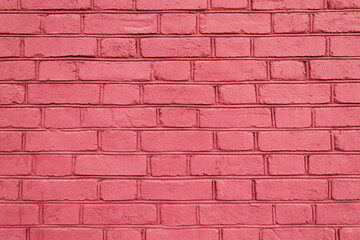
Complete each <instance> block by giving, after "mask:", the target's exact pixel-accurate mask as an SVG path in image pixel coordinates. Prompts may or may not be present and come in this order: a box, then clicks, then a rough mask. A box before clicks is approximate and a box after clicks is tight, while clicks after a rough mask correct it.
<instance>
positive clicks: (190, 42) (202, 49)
mask: <svg viewBox="0 0 360 240" xmlns="http://www.w3.org/2000/svg"><path fill="white" fill-rule="evenodd" d="M140 41H141V42H140V46H141V55H142V56H143V57H209V56H210V54H211V42H210V38H204V37H202V38H198V37H196V38H194V37H192V38H170V37H167V38H143V39H141V40H140Z"/></svg>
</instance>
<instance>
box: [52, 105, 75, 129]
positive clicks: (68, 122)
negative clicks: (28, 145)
mask: <svg viewBox="0 0 360 240" xmlns="http://www.w3.org/2000/svg"><path fill="white" fill-rule="evenodd" d="M80 115H81V114H80V109H79V108H47V109H45V127H47V128H79V127H80V126H81V123H80V118H81V117H80Z"/></svg>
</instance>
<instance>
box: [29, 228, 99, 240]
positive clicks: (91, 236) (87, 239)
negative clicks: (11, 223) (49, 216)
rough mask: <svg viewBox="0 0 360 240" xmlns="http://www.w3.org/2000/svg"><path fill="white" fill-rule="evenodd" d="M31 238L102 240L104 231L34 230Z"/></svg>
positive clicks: (85, 229)
mask: <svg viewBox="0 0 360 240" xmlns="http://www.w3.org/2000/svg"><path fill="white" fill-rule="evenodd" d="M30 237H31V239H34V240H42V239H52V240H61V239H69V240H75V239H76V240H102V239H103V231H102V229H96V228H32V229H31V230H30Z"/></svg>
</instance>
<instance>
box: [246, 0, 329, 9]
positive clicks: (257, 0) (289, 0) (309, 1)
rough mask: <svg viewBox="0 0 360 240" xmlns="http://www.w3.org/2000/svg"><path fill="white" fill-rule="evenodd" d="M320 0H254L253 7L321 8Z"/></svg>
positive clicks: (322, 6) (322, 4)
mask: <svg viewBox="0 0 360 240" xmlns="http://www.w3.org/2000/svg"><path fill="white" fill-rule="evenodd" d="M323 8H324V3H323V1H322V0H284V1H273V0H254V1H253V9H256V10H274V9H323Z"/></svg>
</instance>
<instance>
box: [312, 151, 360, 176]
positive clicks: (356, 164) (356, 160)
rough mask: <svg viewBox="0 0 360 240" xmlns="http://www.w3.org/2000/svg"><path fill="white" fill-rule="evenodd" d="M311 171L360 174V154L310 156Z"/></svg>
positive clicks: (326, 173) (322, 173)
mask: <svg viewBox="0 0 360 240" xmlns="http://www.w3.org/2000/svg"><path fill="white" fill-rule="evenodd" d="M309 173H310V174H314V175H339V174H345V175H347V174H351V175H352V174H354V175H355V174H360V156H358V155H314V156H310V158H309Z"/></svg>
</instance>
